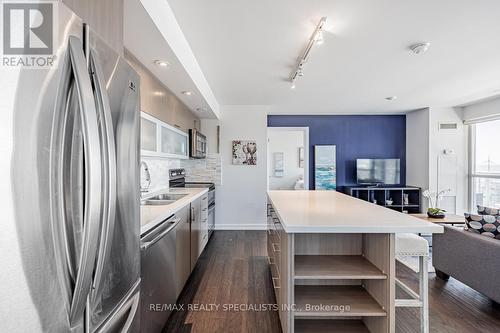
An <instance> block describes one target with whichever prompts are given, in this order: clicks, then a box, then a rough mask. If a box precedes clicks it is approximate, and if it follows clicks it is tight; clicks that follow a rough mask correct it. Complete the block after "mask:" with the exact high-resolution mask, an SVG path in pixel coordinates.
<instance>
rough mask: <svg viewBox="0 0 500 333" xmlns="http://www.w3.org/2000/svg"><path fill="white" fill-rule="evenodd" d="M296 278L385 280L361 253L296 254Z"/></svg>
mask: <svg viewBox="0 0 500 333" xmlns="http://www.w3.org/2000/svg"><path fill="white" fill-rule="evenodd" d="M294 279H295V280H345V279H357V280H362V279H370V280H385V279H387V274H384V273H382V271H381V270H380V269H378V268H377V267H376V266H375V265H373V264H372V263H371V262H370V261H368V260H367V259H366V258H365V257H364V256H361V255H296V256H295V275H294Z"/></svg>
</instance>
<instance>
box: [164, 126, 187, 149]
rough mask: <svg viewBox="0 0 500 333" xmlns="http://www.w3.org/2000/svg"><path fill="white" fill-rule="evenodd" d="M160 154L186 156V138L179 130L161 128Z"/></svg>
mask: <svg viewBox="0 0 500 333" xmlns="http://www.w3.org/2000/svg"><path fill="white" fill-rule="evenodd" d="M161 152H162V153H167V154H175V155H182V156H187V154H188V137H187V136H186V134H185V133H183V132H181V131H180V130H177V129H172V128H168V127H166V126H161Z"/></svg>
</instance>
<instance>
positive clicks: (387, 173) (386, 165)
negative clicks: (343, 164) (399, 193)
mask: <svg viewBox="0 0 500 333" xmlns="http://www.w3.org/2000/svg"><path fill="white" fill-rule="evenodd" d="M356 173H357V179H358V184H363V185H375V184H382V185H398V184H400V175H401V170H400V161H399V158H384V159H369V158H358V159H357V160H356Z"/></svg>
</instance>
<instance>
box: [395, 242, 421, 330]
mask: <svg viewBox="0 0 500 333" xmlns="http://www.w3.org/2000/svg"><path fill="white" fill-rule="evenodd" d="M395 255H396V256H412V257H415V256H418V264H419V273H418V279H419V293H418V294H417V293H416V292H414V291H413V290H412V289H411V288H410V287H408V286H407V285H406V284H404V283H403V282H401V281H400V280H399V279H397V278H396V279H395V280H396V285H398V286H399V287H401V289H403V290H404V291H405V292H406V293H407V294H408V295H410V296H411V299H396V301H395V304H394V305H395V306H396V307H411V308H413V307H416V308H420V331H421V332H422V333H429V274H428V268H427V265H428V258H429V243H427V241H426V240H425V239H424V238H422V237H420V236H417V235H415V234H396V253H395Z"/></svg>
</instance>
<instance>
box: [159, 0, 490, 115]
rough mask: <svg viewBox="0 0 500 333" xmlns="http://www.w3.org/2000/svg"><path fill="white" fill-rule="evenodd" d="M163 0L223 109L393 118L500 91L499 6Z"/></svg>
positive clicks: (429, 0)
mask: <svg viewBox="0 0 500 333" xmlns="http://www.w3.org/2000/svg"><path fill="white" fill-rule="evenodd" d="M165 1H166V0H165ZM168 2H169V4H170V6H171V8H172V10H173V12H174V14H175V16H176V18H177V21H178V23H179V25H180V27H181V29H182V31H183V33H184V35H185V37H186V39H187V41H188V42H189V44H190V46H191V49H192V50H193V53H194V55H195V56H196V58H197V61H198V63H199V65H200V66H201V69H202V71H203V73H204V75H205V77H206V78H207V80H208V83H209V84H210V87H211V88H212V90H213V92H214V94H215V97H216V98H217V100H218V102H219V103H220V104H221V105H272V106H273V113H287V114H290V113H312V114H321V113H384V112H392V113H394V112H406V111H408V110H413V109H418V108H421V107H426V106H455V105H460V104H464V103H467V102H470V101H472V100H476V99H481V98H485V97H488V96H491V95H495V94H499V93H500V37H499V36H500V1H498V0H482V1H477V0H460V1H457V0H440V1H436V0H419V1H401V0H377V1H374V0H357V1H353V0H343V1H340V0H307V1H306V0H301V1H299V0H272V1H270V0H251V1H249V0H230V1H229V0H210V1H199V0H198V1H197V0H168ZM322 16H327V17H328V22H327V33H326V34H325V43H324V44H323V45H321V46H317V47H315V49H313V51H312V54H311V56H310V59H309V62H308V63H307V64H306V66H305V70H304V72H305V75H304V77H303V78H302V79H300V80H299V81H298V82H297V88H296V89H295V90H291V89H290V84H289V83H288V82H286V80H287V78H288V77H289V75H290V72H291V71H292V67H293V66H294V64H295V63H296V60H297V57H298V56H299V55H300V53H301V52H302V50H303V48H304V47H305V46H306V44H307V41H308V39H309V37H310V35H311V34H312V32H313V30H314V28H315V26H316V24H317V22H318V21H319V19H320V18H321V17H322ZM422 41H428V42H431V43H432V45H431V47H430V49H429V51H428V52H427V53H426V54H423V55H419V56H417V55H414V54H412V53H411V52H410V51H409V50H408V46H409V45H410V44H412V43H415V42H422ZM393 95H396V96H398V99H397V100H395V101H387V100H385V99H384V98H385V97H387V96H393Z"/></svg>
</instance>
